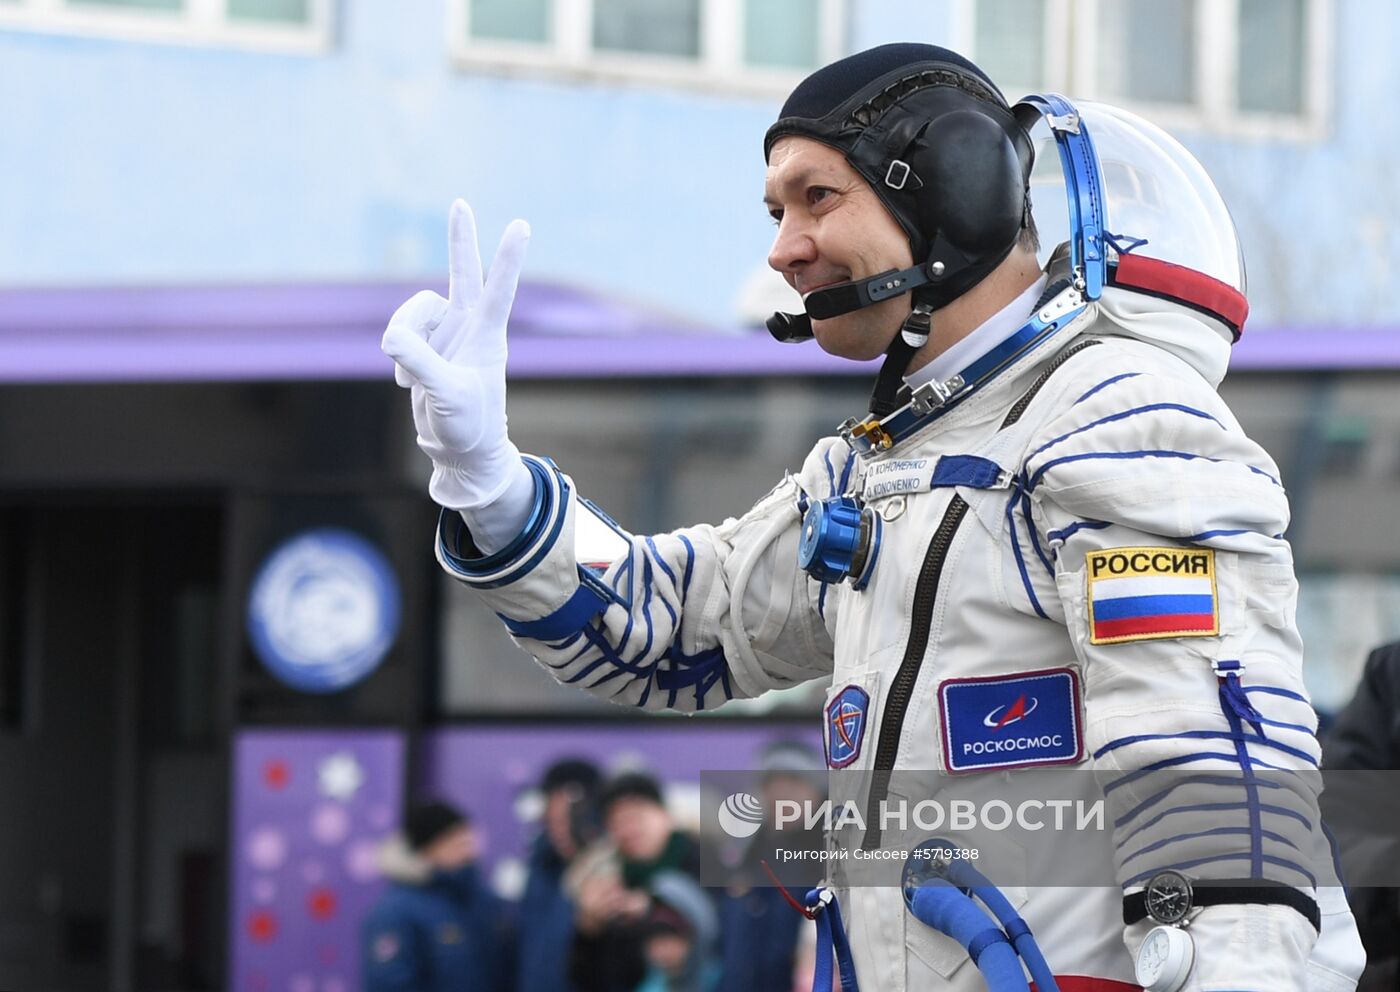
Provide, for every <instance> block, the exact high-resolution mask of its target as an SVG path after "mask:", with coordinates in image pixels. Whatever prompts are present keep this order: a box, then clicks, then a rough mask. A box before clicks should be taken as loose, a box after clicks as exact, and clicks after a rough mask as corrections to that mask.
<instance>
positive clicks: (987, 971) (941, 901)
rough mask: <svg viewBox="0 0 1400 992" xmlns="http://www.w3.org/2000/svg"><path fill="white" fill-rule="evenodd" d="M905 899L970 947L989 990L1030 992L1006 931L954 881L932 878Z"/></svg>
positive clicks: (919, 916)
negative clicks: (979, 907)
mask: <svg viewBox="0 0 1400 992" xmlns="http://www.w3.org/2000/svg"><path fill="white" fill-rule="evenodd" d="M906 901H907V902H908V905H909V911H910V912H911V913H913V914H914V918H915V919H917V920H918V921H919V922H921V923H924V924H926V925H928V926H931V927H933V928H934V929H935V930H937V931H938V932H939V933H943V934H947V935H948V936H949V937H952V938H953V939H954V940H956V941H957V942H958V943H959V944H961V945H962V946H963V947H965V948H966V949H967V954H968V957H970V958H972V963H973V964H975V965H976V966H977V967H978V969H979V970H980V971H981V972H982V976H983V977H984V978H985V979H986V980H987V988H988V990H989V992H1030V986H1029V985H1027V984H1026V975H1025V972H1024V971H1022V970H1021V960H1020V958H1018V957H1017V956H1016V951H1015V949H1013V948H1012V946H1011V943H1010V942H1009V941H1008V940H1007V938H1006V934H1005V933H1003V932H1002V930H1001V928H1000V927H998V926H997V925H996V924H995V923H993V922H992V921H991V919H990V918H989V917H988V916H987V914H986V913H984V912H983V911H982V910H980V909H978V908H977V904H976V903H975V902H973V901H972V900H971V899H969V898H968V897H967V896H966V895H965V894H964V893H963V892H962V891H961V890H960V889H958V888H957V887H956V886H954V885H953V883H951V882H949V881H947V880H945V879H941V878H933V879H929V880H928V881H926V882H924V883H923V884H922V885H920V886H919V887H918V888H917V889H915V890H913V893H912V894H909V893H907V892H906Z"/></svg>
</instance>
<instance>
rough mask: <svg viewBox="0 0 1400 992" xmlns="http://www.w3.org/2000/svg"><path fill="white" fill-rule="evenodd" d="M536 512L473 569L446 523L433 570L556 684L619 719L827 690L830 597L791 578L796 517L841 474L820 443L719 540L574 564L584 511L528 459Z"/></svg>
mask: <svg viewBox="0 0 1400 992" xmlns="http://www.w3.org/2000/svg"><path fill="white" fill-rule="evenodd" d="M526 464H527V465H528V467H529V468H530V471H531V472H532V473H533V475H534V477H535V481H536V494H535V505H534V507H533V508H532V510H531V513H530V515H529V518H528V519H527V521H526V523H525V526H524V528H523V529H522V531H521V532H520V534H519V535H518V536H517V537H516V538H515V539H514V540H513V541H511V542H509V543H508V544H507V545H506V546H505V547H502V548H500V549H499V550H497V551H495V552H494V553H492V554H489V555H481V554H480V552H479V551H478V550H477V549H476V548H475V547H474V546H473V545H472V543H471V537H470V535H469V534H468V533H467V532H466V528H465V527H464V526H463V524H462V523H461V518H460V517H459V516H458V515H457V514H455V513H451V514H448V513H444V514H443V516H442V520H441V524H440V526H439V533H438V541H437V554H438V560H439V561H440V562H441V563H442V565H443V567H444V568H446V569H447V571H448V572H449V573H451V574H452V575H453V576H455V577H456V578H458V579H459V580H460V581H461V582H462V583H463V584H465V585H467V586H469V587H471V588H473V589H475V590H477V591H478V592H479V593H480V595H481V596H482V598H483V599H484V600H485V601H486V602H487V604H488V605H489V606H490V607H491V608H492V609H493V610H495V611H496V613H497V615H498V616H500V618H501V619H502V621H503V622H504V623H505V625H506V627H507V628H508V629H509V630H510V631H511V633H512V635H513V636H514V637H515V639H516V641H517V643H519V644H520V645H521V646H522V647H523V648H525V649H526V650H527V651H529V652H530V653H531V654H532V655H534V657H535V659H536V660H537V661H538V662H539V663H540V664H541V665H542V666H544V667H545V669H546V670H548V671H549V673H550V674H551V675H552V676H553V677H554V678H556V679H557V680H558V681H560V682H562V683H564V684H567V685H576V686H578V687H579V688H581V689H584V690H586V691H588V692H590V693H593V694H594V695H598V696H601V697H603V698H606V699H609V700H611V701H613V702H617V703H620V704H624V705H631V706H637V707H644V708H647V709H676V710H686V711H695V710H703V709H713V708H714V707H715V706H717V705H719V704H721V703H723V702H725V701H727V700H729V699H735V698H748V697H753V696H757V695H759V694H761V693H763V692H765V691H767V690H769V689H778V688H786V687H789V686H793V685H797V684H798V683H800V682H805V681H808V680H810V679H814V678H820V677H824V676H828V675H829V674H830V672H831V669H832V653H833V646H832V639H831V634H830V631H831V630H833V629H834V627H835V615H834V610H835V601H836V598H837V597H835V596H828V595H827V592H826V588H825V587H824V586H823V585H822V584H821V583H819V582H817V581H816V580H813V579H810V578H809V577H808V576H807V574H806V573H805V572H803V571H802V570H801V569H799V568H798V565H797V546H798V539H799V537H800V532H801V520H802V511H803V509H804V508H805V506H806V504H807V502H808V501H809V500H811V499H820V498H822V497H824V496H826V495H828V494H829V493H830V491H831V489H832V488H833V487H834V486H835V485H837V479H838V478H839V477H840V475H841V474H842V473H843V470H844V471H845V472H847V473H848V472H849V469H848V468H847V467H846V466H847V465H848V464H849V452H848V450H847V449H846V446H845V445H844V443H843V442H840V441H839V440H837V439H828V441H826V442H823V444H822V445H819V446H818V448H817V449H816V450H815V451H814V452H813V453H812V455H811V456H809V458H808V460H807V463H806V465H805V466H804V469H803V471H802V473H801V474H800V475H798V476H788V477H786V478H784V480H783V481H782V482H781V483H779V484H778V485H777V486H776V487H775V488H774V489H773V490H772V491H771V492H770V493H769V494H768V495H767V496H765V497H764V498H763V499H761V500H759V502H758V503H757V504H755V505H754V506H753V508H752V509H750V510H749V511H748V512H747V513H745V514H744V515H743V516H741V517H738V518H734V519H730V520H727V521H725V522H724V523H722V524H720V525H718V526H709V525H700V526H695V527H687V528H683V529H681V530H677V531H673V532H671V533H668V534H657V535H652V536H630V535H629V536H627V550H626V553H624V554H623V555H621V556H620V557H618V558H617V559H616V560H614V561H612V562H611V564H608V565H607V566H606V568H602V567H589V565H587V564H584V563H581V562H580V560H579V554H578V553H577V552H576V550H575V526H576V524H577V522H578V520H579V518H580V514H586V513H591V512H596V508H593V507H591V504H587V505H585V504H584V503H583V502H582V501H581V498H580V496H579V494H578V493H577V492H576V489H575V486H574V483H573V481H572V480H571V479H570V478H569V477H568V476H566V475H564V474H563V473H562V472H560V471H559V470H558V469H557V468H555V467H554V466H553V464H552V463H549V462H547V461H544V460H542V459H538V458H532V457H529V456H526Z"/></svg>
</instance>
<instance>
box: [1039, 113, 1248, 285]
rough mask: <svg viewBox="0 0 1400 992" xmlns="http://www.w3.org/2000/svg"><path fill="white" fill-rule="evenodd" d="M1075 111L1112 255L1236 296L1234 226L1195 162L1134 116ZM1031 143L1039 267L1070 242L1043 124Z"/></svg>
mask: <svg viewBox="0 0 1400 992" xmlns="http://www.w3.org/2000/svg"><path fill="white" fill-rule="evenodd" d="M1075 107H1076V108H1077V109H1078V111H1079V114H1080V120H1081V121H1082V123H1083V126H1084V127H1085V129H1086V130H1087V131H1088V134H1089V137H1090V138H1091V140H1092V141H1093V145H1094V150H1095V152H1096V154H1097V156H1098V160H1099V172H1100V176H1101V179H1102V183H1103V188H1104V200H1105V203H1104V229H1105V231H1106V232H1107V233H1108V234H1110V235H1112V236H1113V238H1112V241H1113V242H1114V243H1115V244H1116V246H1117V247H1118V249H1119V250H1123V251H1130V252H1131V253H1132V254H1133V255H1136V256H1139V257H1143V258H1152V259H1157V260H1159V261H1163V262H1170V263H1172V264H1173V265H1180V266H1183V267H1185V268H1188V269H1192V270H1194V271H1196V272H1199V273H1201V274H1202V275H1205V276H1209V277H1210V278H1212V279H1215V280H1217V281H1218V282H1221V283H1224V284H1225V285H1226V286H1228V287H1230V288H1231V289H1234V290H1236V291H1237V292H1239V293H1241V294H1244V293H1245V292H1246V282H1245V269H1244V257H1243V255H1242V254H1241V252H1240V243H1239V236H1238V234H1237V233H1236V231H1235V224H1234V221H1233V220H1232V219H1231V217H1230V211H1229V210H1228V209H1227V208H1226V206H1225V200H1224V199H1223V198H1222V197H1221V195H1220V191H1219V190H1218V189H1216V187H1215V183H1213V182H1212V181H1211V179H1210V176H1208V175H1207V174H1206V171H1205V169H1204V168H1202V166H1201V164H1200V163H1199V162H1198V161H1196V159H1195V157H1194V156H1193V155H1192V154H1191V153H1190V152H1189V151H1187V150H1186V149H1185V148H1184V147H1183V146H1182V145H1181V143H1180V142H1178V141H1177V140H1176V139H1175V138H1173V137H1172V136H1171V135H1169V134H1167V132H1165V131H1163V130H1162V129H1161V128H1159V127H1157V126H1156V125H1155V124H1151V123H1149V122H1148V121H1145V120H1143V119H1142V118H1141V117H1138V116H1137V115H1136V114H1131V113H1129V112H1127V111H1126V110H1122V109H1120V108H1118V107H1110V106H1108V105H1107V104H1102V103H1090V102H1082V103H1081V102H1076V103H1075ZM1031 140H1032V142H1033V143H1034V146H1035V167H1034V169H1033V171H1032V173H1031V209H1032V213H1033V215H1034V217H1035V222H1036V227H1037V228H1038V229H1039V231H1040V244H1041V249H1040V259H1041V262H1042V263H1044V262H1045V261H1047V260H1048V258H1049V256H1050V254H1051V252H1053V251H1054V250H1055V248H1056V246H1058V245H1060V244H1062V243H1063V242H1065V241H1067V240H1068V239H1069V237H1070V230H1069V227H1070V210H1069V205H1068V203H1067V201H1066V193H1065V189H1066V187H1065V178H1064V173H1063V170H1062V167H1061V160H1060V154H1059V151H1058V150H1057V149H1056V147H1055V138H1054V135H1053V134H1052V132H1051V130H1050V127H1049V125H1048V124H1047V123H1046V122H1045V120H1044V118H1041V119H1040V120H1039V121H1038V122H1037V123H1036V125H1035V127H1034V128H1033V129H1032V130H1031ZM1139 242H1141V243H1139ZM1110 259H1111V256H1110Z"/></svg>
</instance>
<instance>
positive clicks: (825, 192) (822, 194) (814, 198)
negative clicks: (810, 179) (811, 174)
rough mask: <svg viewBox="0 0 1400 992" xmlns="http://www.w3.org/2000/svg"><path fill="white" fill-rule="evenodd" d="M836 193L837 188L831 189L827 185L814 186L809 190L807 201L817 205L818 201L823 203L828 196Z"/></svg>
mask: <svg viewBox="0 0 1400 992" xmlns="http://www.w3.org/2000/svg"><path fill="white" fill-rule="evenodd" d="M835 193H836V190H834V189H830V188H828V187H826V186H813V187H812V188H811V189H809V190H808V191H807V202H808V203H810V204H812V205H813V206H816V205H817V204H818V203H821V202H822V201H823V200H825V199H827V198H828V197H830V196H833V195H834V194H835Z"/></svg>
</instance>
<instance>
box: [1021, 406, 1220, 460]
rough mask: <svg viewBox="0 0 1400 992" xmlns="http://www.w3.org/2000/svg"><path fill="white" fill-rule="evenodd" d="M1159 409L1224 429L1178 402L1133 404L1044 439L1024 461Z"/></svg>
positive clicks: (1210, 418) (1202, 414) (1205, 416)
mask: <svg viewBox="0 0 1400 992" xmlns="http://www.w3.org/2000/svg"><path fill="white" fill-rule="evenodd" d="M1159 410H1175V411H1177V412H1179V413H1186V414H1190V415H1191V416H1193V417H1200V418H1201V419H1203V420H1209V421H1210V422H1211V423H1212V424H1214V425H1215V426H1216V427H1219V428H1220V429H1221V430H1224V429H1225V427H1224V425H1223V424H1221V423H1220V421H1218V420H1216V419H1215V418H1214V417H1212V416H1211V415H1210V414H1208V413H1206V412H1205V411H1204V410H1197V409H1196V408H1195V407H1192V406H1184V405H1182V404H1180V403H1149V404H1148V405H1146V406H1135V407H1133V408H1132V409H1131V410H1123V411H1122V412H1120V413H1111V414H1109V415H1108V416H1107V417H1100V418H1099V419H1098V420H1095V421H1091V422H1090V423H1087V424H1085V425H1084V426H1083V427H1076V428H1075V429H1074V430H1072V431H1070V432H1069V433H1067V434H1061V435H1060V436H1059V437H1056V438H1051V439H1050V440H1049V441H1046V442H1045V443H1044V444H1042V445H1041V446H1040V447H1039V448H1036V449H1035V450H1034V451H1032V452H1031V453H1030V454H1029V455H1027V456H1026V461H1030V460H1031V459H1032V458H1034V457H1035V456H1036V455H1038V454H1040V453H1041V452H1042V451H1045V450H1046V449H1047V448H1053V447H1054V446H1055V445H1057V444H1059V443H1060V442H1061V441H1066V440H1068V439H1069V438H1072V437H1074V436H1075V435H1076V434H1083V433H1084V432H1085V431H1089V430H1093V429H1094V428H1095V427H1101V426H1103V425H1104V424H1109V423H1113V422H1114V421H1116V420H1126V419H1128V418H1129V417H1136V416H1139V415H1141V414H1144V413H1155V412H1157V411H1159Z"/></svg>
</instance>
